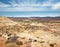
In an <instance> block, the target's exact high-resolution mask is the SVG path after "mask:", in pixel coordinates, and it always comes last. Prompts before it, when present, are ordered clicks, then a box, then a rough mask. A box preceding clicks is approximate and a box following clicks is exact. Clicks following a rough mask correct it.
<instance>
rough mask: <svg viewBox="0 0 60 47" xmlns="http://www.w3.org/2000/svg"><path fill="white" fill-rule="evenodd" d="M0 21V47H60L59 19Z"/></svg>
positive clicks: (1, 18)
mask: <svg viewBox="0 0 60 47" xmlns="http://www.w3.org/2000/svg"><path fill="white" fill-rule="evenodd" d="M47 19H48V20H47ZM0 20H1V21H0V38H1V39H0V47H60V19H59V18H7V17H0ZM54 20H55V21H54Z"/></svg>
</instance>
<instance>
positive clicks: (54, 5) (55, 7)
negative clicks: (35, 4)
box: [52, 2, 60, 10]
mask: <svg viewBox="0 0 60 47" xmlns="http://www.w3.org/2000/svg"><path fill="white" fill-rule="evenodd" d="M52 9H53V10H57V9H60V2H57V3H55V4H53V5H52Z"/></svg>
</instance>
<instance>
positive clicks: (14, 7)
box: [0, 0, 60, 11]
mask: <svg viewBox="0 0 60 47" xmlns="http://www.w3.org/2000/svg"><path fill="white" fill-rule="evenodd" d="M21 1H22V2H21ZM21 1H20V0H17V2H16V1H15V0H12V1H8V2H9V3H10V4H4V3H2V2H0V8H1V7H2V9H1V10H0V11H51V10H55V9H59V8H60V5H59V4H60V2H59V3H56V4H53V3H52V0H46V1H44V2H43V3H36V1H37V0H21ZM48 6H50V7H51V8H47V7H48Z"/></svg>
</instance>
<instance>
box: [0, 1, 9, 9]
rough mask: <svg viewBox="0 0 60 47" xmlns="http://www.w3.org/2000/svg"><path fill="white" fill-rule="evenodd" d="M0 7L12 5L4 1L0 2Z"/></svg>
mask: <svg viewBox="0 0 60 47" xmlns="http://www.w3.org/2000/svg"><path fill="white" fill-rule="evenodd" d="M0 7H2V8H3V7H10V5H8V4H4V3H2V2H0Z"/></svg>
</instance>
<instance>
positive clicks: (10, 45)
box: [6, 43, 17, 47]
mask: <svg viewBox="0 0 60 47" xmlns="http://www.w3.org/2000/svg"><path fill="white" fill-rule="evenodd" d="M6 47H17V45H16V44H12V43H10V44H7V46H6Z"/></svg>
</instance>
